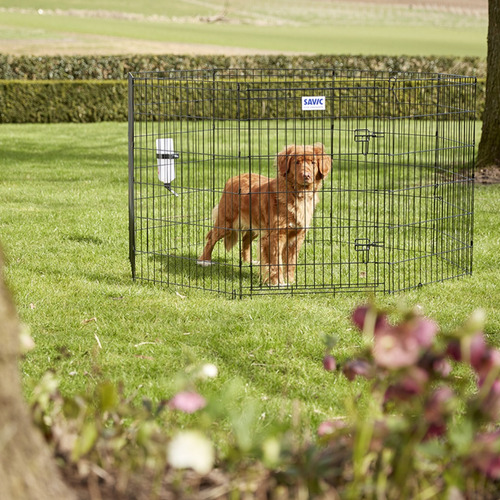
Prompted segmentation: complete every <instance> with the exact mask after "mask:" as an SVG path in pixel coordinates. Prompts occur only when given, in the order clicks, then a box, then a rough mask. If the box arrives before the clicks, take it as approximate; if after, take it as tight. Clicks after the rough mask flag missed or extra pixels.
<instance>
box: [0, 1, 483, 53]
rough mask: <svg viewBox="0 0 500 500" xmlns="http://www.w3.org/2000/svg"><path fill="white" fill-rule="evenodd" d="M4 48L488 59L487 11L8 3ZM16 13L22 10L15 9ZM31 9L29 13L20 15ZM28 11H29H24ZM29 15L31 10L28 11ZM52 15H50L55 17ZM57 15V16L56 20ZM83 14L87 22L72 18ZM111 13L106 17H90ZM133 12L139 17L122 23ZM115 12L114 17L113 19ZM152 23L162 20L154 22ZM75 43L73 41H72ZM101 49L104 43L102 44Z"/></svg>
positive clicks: (1, 32)
mask: <svg viewBox="0 0 500 500" xmlns="http://www.w3.org/2000/svg"><path fill="white" fill-rule="evenodd" d="M2 6H3V7H5V8H14V10H13V11H4V12H2V13H1V16H2V20H1V22H0V42H1V40H2V39H4V40H5V41H8V42H9V47H11V46H12V47H15V43H14V45H12V42H15V41H16V40H19V41H23V40H24V41H26V40H29V39H33V40H39V41H40V42H41V43H44V41H48V40H50V41H53V40H60V44H61V47H64V44H65V43H66V41H67V40H70V41H71V35H72V34H73V35H74V36H82V35H85V36H91V37H92V36H103V35H106V36H114V37H120V38H123V41H124V52H127V48H126V47H127V43H126V41H127V40H133V41H150V42H171V43H181V44H183V43H186V44H201V45H213V46H220V47H239V48H242V49H246V50H250V51H251V50H272V51H276V52H281V51H288V52H300V53H316V54H317V53H319V54H345V53H350V54H382V55H386V54H388V55H436V56H439V55H446V56H480V57H485V56H486V31H487V17H486V12H483V13H482V14H478V13H470V12H465V11H464V12H461V13H458V12H453V11H442V10H440V9H423V8H418V7H416V8H412V9H410V8H409V7H408V6H404V5H401V6H398V5H392V6H387V5H369V4H367V5H363V8H362V11H361V10H360V8H359V5H358V4H352V3H351V4H349V3H347V2H346V3H336V4H331V3H330V2H322V1H319V0H317V1H313V2H308V4H307V7H306V8H304V4H303V2H300V1H299V0H293V1H291V2H286V7H284V4H283V3H282V2H278V1H274V2H265V1H263V0H259V1H257V2H253V3H252V8H251V9H249V8H248V4H247V2H243V0H235V1H233V2H223V1H216V2H212V3H210V4H202V5H201V4H199V3H196V4H194V3H191V2H163V3H162V2H145V3H142V2H141V3H133V2H123V3H122V2H117V1H116V0H106V1H104V2H95V1H94V2H93V1H90V2H89V1H81V2H72V1H71V2H70V1H69V0H66V1H61V2H45V3H44V4H43V8H44V9H45V14H39V13H38V9H40V4H39V2H33V1H31V0H21V1H18V2H13V1H10V0H8V1H5V2H3V3H2ZM15 9H17V10H15ZM19 9H25V10H19ZM26 9H28V10H26ZM30 9H31V10H30ZM50 9H52V12H51V11H50ZM54 9H58V12H59V13H58V15H53V14H54ZM70 9H82V10H85V11H87V14H86V15H81V13H80V14H78V15H75V14H74V13H72V14H71V15H68V11H69V10H70ZM92 10H100V11H107V12H108V13H109V15H107V17H101V16H97V17H96V16H95V15H89V14H88V12H89V11H92ZM117 12H118V13H120V14H123V13H133V14H134V15H135V17H133V18H130V17H129V18H127V17H126V16H123V15H120V16H117V15H116V13H117ZM222 12H225V14H226V16H227V18H228V19H230V20H231V21H232V22H228V23H203V22H198V21H197V20H196V19H197V18H198V16H214V15H217V14H221V13H222ZM113 13H114V14H113ZM151 16H156V17H154V18H152V17H151ZM68 37H69V38H68ZM96 43H101V44H102V43H103V42H102V41H101V42H96Z"/></svg>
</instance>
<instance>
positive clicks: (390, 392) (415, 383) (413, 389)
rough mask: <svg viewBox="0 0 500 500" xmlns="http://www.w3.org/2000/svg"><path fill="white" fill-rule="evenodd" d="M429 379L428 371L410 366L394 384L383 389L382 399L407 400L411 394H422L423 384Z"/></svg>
mask: <svg viewBox="0 0 500 500" xmlns="http://www.w3.org/2000/svg"><path fill="white" fill-rule="evenodd" d="M428 381H429V375H428V373H427V372H426V371H425V370H423V369H422V368H418V367H417V366H413V367H411V368H410V369H409V370H408V371H407V373H406V374H405V375H404V376H403V377H402V378H401V380H400V381H399V382H397V383H396V384H393V385H390V386H389V387H388V388H387V390H386V391H385V396H384V400H385V401H386V402H387V401H389V400H393V399H400V400H402V401H407V400H408V399H411V398H412V397H413V396H417V395H419V394H422V392H423V390H424V388H425V384H426V383H427V382H428Z"/></svg>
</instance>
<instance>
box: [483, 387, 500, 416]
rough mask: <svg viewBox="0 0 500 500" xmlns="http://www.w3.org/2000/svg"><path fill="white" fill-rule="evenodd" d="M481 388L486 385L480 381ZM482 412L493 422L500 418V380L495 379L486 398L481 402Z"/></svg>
mask: <svg viewBox="0 0 500 500" xmlns="http://www.w3.org/2000/svg"><path fill="white" fill-rule="evenodd" d="M479 384H480V386H482V385H483V384H484V381H483V380H480V381H479ZM480 408H481V411H482V412H483V413H484V414H485V415H487V416H488V417H489V418H491V420H497V419H498V418H499V417H500V380H498V379H495V380H494V381H493V383H492V384H491V387H490V389H489V391H488V393H487V394H486V396H485V397H484V398H483V399H482V400H481V401H480Z"/></svg>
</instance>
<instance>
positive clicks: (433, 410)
mask: <svg viewBox="0 0 500 500" xmlns="http://www.w3.org/2000/svg"><path fill="white" fill-rule="evenodd" d="M453 397H454V393H453V391H452V390H451V389H450V388H449V387H448V386H446V385H445V386H441V387H438V388H437V389H436V390H435V391H434V392H433V393H432V394H431V395H430V397H429V399H428V400H427V402H426V403H425V410H424V416H425V420H427V422H429V423H430V424H443V423H444V421H445V420H446V415H447V414H448V408H449V403H450V401H451V400H452V399H453Z"/></svg>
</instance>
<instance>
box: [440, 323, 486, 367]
mask: <svg viewBox="0 0 500 500" xmlns="http://www.w3.org/2000/svg"><path fill="white" fill-rule="evenodd" d="M486 351H487V345H486V341H485V339H484V335H483V333H482V332H479V333H476V334H475V335H470V336H467V337H462V338H461V339H460V340H452V341H451V342H450V343H449V344H448V348H447V353H448V355H449V356H450V357H451V358H453V359H454V360H456V361H465V362H466V363H470V364H471V366H472V367H474V368H476V367H477V366H480V364H481V360H482V358H483V356H484V355H485V354H486Z"/></svg>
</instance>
